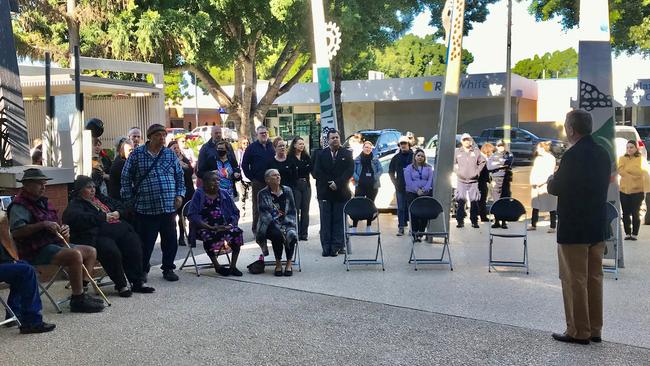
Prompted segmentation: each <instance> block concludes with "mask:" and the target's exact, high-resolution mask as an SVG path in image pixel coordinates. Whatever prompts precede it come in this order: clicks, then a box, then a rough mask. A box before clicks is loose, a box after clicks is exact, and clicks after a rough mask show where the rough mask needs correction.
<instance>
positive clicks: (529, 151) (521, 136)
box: [474, 127, 568, 162]
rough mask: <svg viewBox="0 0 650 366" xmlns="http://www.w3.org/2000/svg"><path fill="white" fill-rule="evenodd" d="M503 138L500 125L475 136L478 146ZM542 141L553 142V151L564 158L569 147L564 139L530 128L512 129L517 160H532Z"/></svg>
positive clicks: (556, 155) (512, 148)
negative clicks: (548, 136) (531, 130)
mask: <svg viewBox="0 0 650 366" xmlns="http://www.w3.org/2000/svg"><path fill="white" fill-rule="evenodd" d="M502 139H503V128H500V127H497V128H488V129H485V130H483V132H481V135H480V136H478V137H475V138H474V140H475V142H476V143H477V144H478V146H483V144H484V143H486V142H489V143H491V144H496V142H497V141H498V140H502ZM542 141H550V142H551V153H552V154H553V155H555V157H556V158H558V159H561V158H562V155H563V154H564V152H565V151H566V149H567V148H568V145H567V144H566V143H565V142H564V141H560V140H557V139H551V138H541V137H538V136H536V135H535V134H534V133H532V132H530V131H528V130H524V129H523V128H517V127H514V128H513V129H512V130H511V131H510V152H511V153H512V154H513V155H514V157H515V161H516V162H532V161H533V157H534V153H535V148H536V147H537V144H538V143H540V142H542Z"/></svg>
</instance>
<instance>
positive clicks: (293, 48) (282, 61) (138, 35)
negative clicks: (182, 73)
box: [15, 0, 312, 135]
mask: <svg viewBox="0 0 650 366" xmlns="http://www.w3.org/2000/svg"><path fill="white" fill-rule="evenodd" d="M68 2H73V3H74V0H68ZM20 5H21V10H22V11H21V13H20V14H19V15H18V17H17V18H16V20H15V25H16V27H15V29H17V32H16V39H17V43H18V46H19V53H20V55H21V56H28V57H30V58H32V59H39V58H42V56H43V53H44V52H45V51H50V52H52V53H53V56H54V59H55V60H56V61H58V62H59V63H61V64H64V65H65V64H67V63H68V60H69V57H68V56H69V48H70V44H71V42H74V38H75V37H74V34H75V32H76V31H75V30H74V29H72V28H73V25H71V24H73V23H74V24H78V25H79V44H80V49H81V53H82V55H84V56H93V57H109V58H116V59H124V60H141V61H151V62H159V63H162V64H164V66H165V68H166V69H167V70H176V71H178V70H190V71H192V72H193V73H194V74H195V75H196V76H197V77H198V78H199V79H200V80H201V81H202V84H203V85H204V86H205V88H206V89H207V91H208V92H209V93H210V94H211V95H212V96H213V97H214V98H215V99H216V100H217V101H218V102H219V104H220V105H221V106H222V107H223V108H225V109H226V111H227V112H228V113H229V118H230V119H231V120H233V122H234V123H235V126H236V128H238V129H239V131H240V133H241V134H242V135H249V134H250V131H252V127H253V125H254V123H255V124H259V123H261V122H262V121H263V119H264V116H265V115H266V112H267V111H268V109H269V107H270V105H271V104H272V103H273V101H274V100H275V99H276V98H277V97H278V96H279V95H281V94H283V93H286V92H287V91H288V90H289V89H290V88H291V86H293V85H294V84H295V83H296V82H298V81H299V80H300V79H301V78H302V77H303V76H304V75H305V74H306V73H307V72H308V71H309V70H310V69H311V63H312V62H311V57H310V53H309V50H308V45H309V42H308V35H309V34H310V32H309V29H308V28H309V24H308V22H304V19H309V12H308V6H307V2H306V1H302V0H271V1H264V0H237V1H235V0H218V1H217V0H196V1H184V0H122V1H109V0H100V1H97V0H94V1H93V0H77V2H76V4H74V10H73V11H69V10H70V7H69V6H67V5H68V4H61V3H59V2H56V1H52V0H21V4H20ZM70 18H73V22H69V19H70ZM273 57H274V62H272V64H271V65H270V66H269V67H267V70H268V71H267V72H266V73H265V76H267V77H268V80H269V87H268V89H267V91H266V92H265V93H264V95H262V96H260V98H259V99H258V96H257V93H256V87H257V80H258V73H259V70H258V69H257V66H258V63H259V62H260V61H261V62H262V63H264V62H265V61H266V60H268V59H270V58H273ZM219 69H221V70H226V69H232V70H233V71H232V74H233V79H234V84H235V91H234V93H233V95H228V94H227V93H226V92H225V91H224V90H223V87H222V85H221V84H220V83H219V82H218V81H217V79H216V78H215V77H214V76H213V75H212V74H211V72H210V71H211V70H212V71H217V70H219ZM170 91H172V92H173V93H174V91H173V90H170ZM175 95H176V96H178V93H176V94H175ZM172 97H173V96H172Z"/></svg>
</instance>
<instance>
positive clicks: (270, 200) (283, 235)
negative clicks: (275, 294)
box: [256, 169, 298, 277]
mask: <svg viewBox="0 0 650 366" xmlns="http://www.w3.org/2000/svg"><path fill="white" fill-rule="evenodd" d="M280 180H281V178H280V172H278V170H277V169H269V170H267V171H266V173H264V181H266V188H264V189H262V190H261V191H260V193H259V194H258V195H257V201H258V207H259V215H260V216H259V221H258V223H257V237H256V241H257V243H258V244H259V245H260V247H261V248H262V252H263V253H264V255H267V254H268V252H269V250H268V249H267V246H266V240H267V239H268V240H271V243H272V245H273V254H275V275H276V276H282V275H284V276H287V277H289V276H291V275H292V274H293V270H292V265H293V263H292V259H293V250H294V249H295V247H296V242H297V241H298V234H297V231H296V203H295V201H294V200H293V193H292V192H291V188H289V187H286V186H283V185H280ZM283 248H284V250H285V251H286V256H287V264H286V266H285V268H284V272H282V249H283Z"/></svg>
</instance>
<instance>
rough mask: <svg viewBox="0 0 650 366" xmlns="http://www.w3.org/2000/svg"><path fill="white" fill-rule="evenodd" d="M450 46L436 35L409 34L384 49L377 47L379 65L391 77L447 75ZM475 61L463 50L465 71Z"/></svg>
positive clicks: (376, 56)
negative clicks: (447, 58)
mask: <svg viewBox="0 0 650 366" xmlns="http://www.w3.org/2000/svg"><path fill="white" fill-rule="evenodd" d="M446 55H447V47H445V46H444V45H442V44H440V43H435V39H434V36H433V35H428V36H426V37H424V38H420V37H418V36H415V35H412V34H407V35H406V36H404V37H402V38H401V39H399V40H397V41H395V42H394V43H393V44H392V45H390V46H388V47H386V48H384V49H383V50H381V51H375V59H376V61H375V62H376V68H377V70H378V71H381V72H383V73H385V74H386V75H387V76H389V77H395V78H407V77H418V76H431V75H444V74H445V65H446V63H445V62H446V60H445V58H446ZM473 61H474V57H473V56H472V54H471V53H470V52H469V51H467V50H463V63H462V72H465V71H466V70H467V66H469V64H470V63H472V62H473Z"/></svg>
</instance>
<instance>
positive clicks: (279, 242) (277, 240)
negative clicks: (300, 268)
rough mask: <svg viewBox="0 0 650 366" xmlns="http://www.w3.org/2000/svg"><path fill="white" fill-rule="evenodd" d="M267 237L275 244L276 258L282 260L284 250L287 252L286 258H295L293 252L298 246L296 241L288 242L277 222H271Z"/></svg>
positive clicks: (274, 252)
mask: <svg viewBox="0 0 650 366" xmlns="http://www.w3.org/2000/svg"><path fill="white" fill-rule="evenodd" d="M266 238H267V239H269V240H270V241H271V245H272V246H273V255H274V256H275V260H278V261H280V260H282V251H283V250H284V251H285V252H286V254H287V255H286V259H287V260H293V252H294V249H295V248H296V242H295V241H292V242H290V243H288V242H287V241H286V240H285V237H284V235H283V234H282V232H281V231H280V228H278V226H277V225H276V224H271V225H269V227H268V228H267V229H266Z"/></svg>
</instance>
